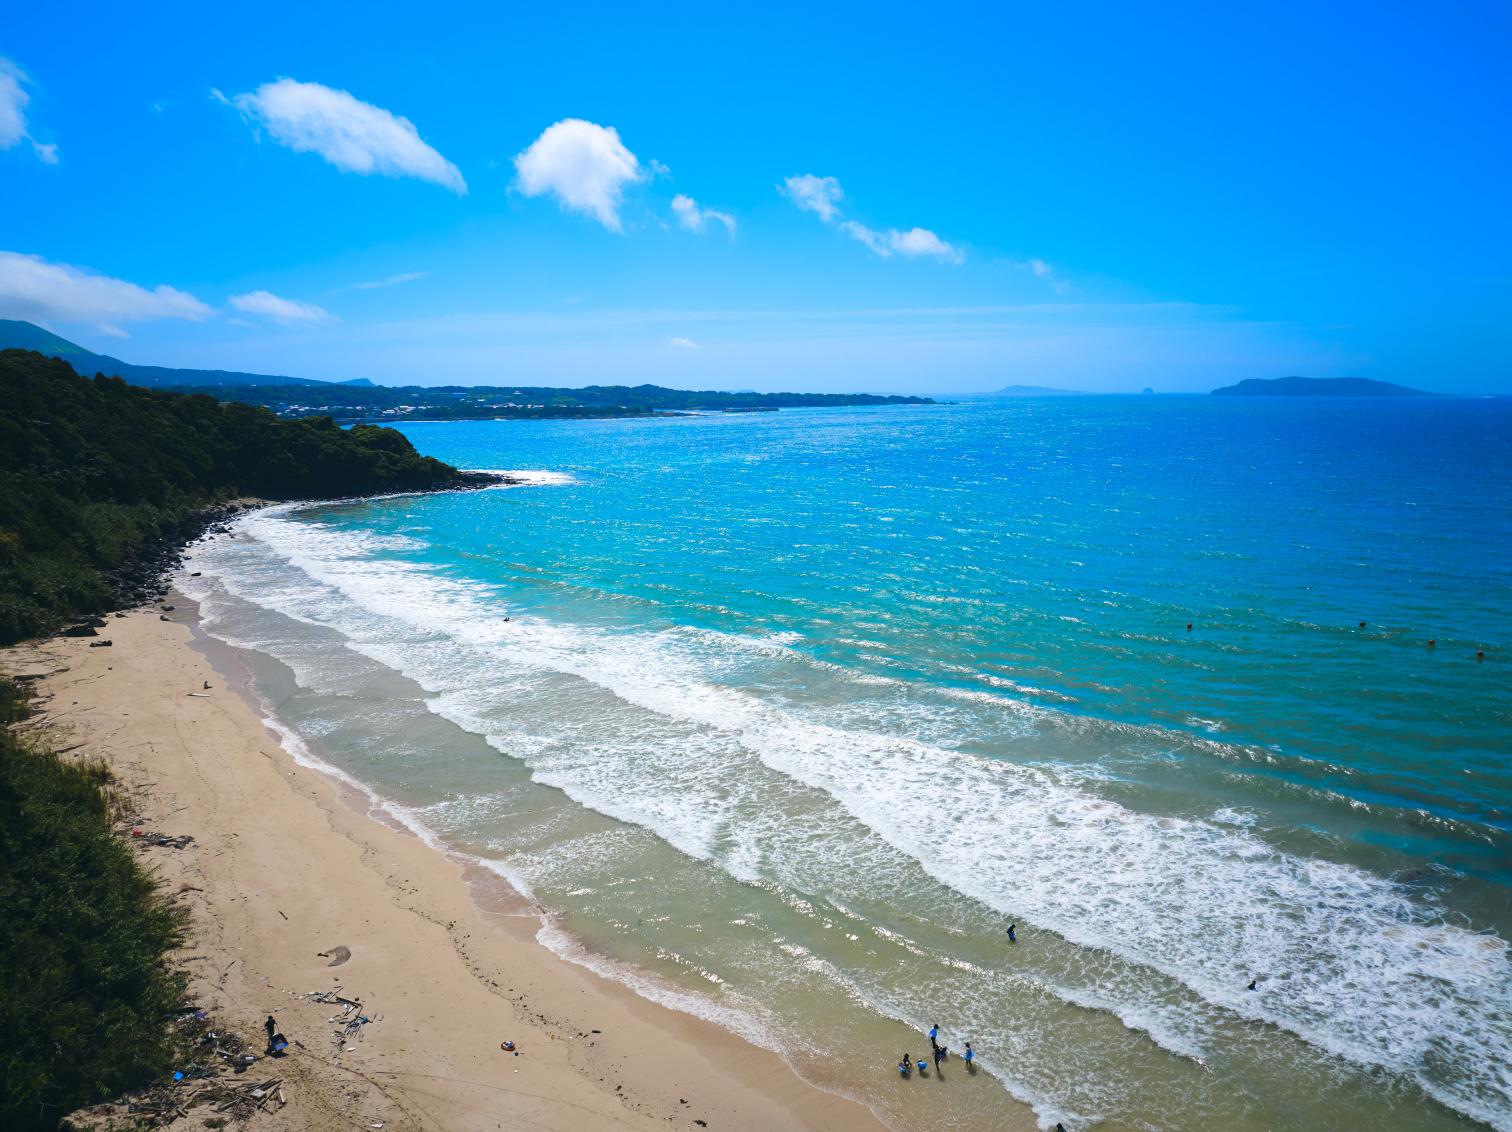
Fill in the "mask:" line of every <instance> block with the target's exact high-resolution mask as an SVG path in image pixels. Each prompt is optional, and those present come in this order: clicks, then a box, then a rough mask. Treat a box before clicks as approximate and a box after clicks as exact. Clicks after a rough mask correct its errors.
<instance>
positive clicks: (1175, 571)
mask: <svg viewBox="0 0 1512 1132" xmlns="http://www.w3.org/2000/svg"><path fill="white" fill-rule="evenodd" d="M404 431H405V432H406V433H407V434H408V435H409V436H410V437H411V439H412V440H413V441H414V442H415V444H416V445H417V447H419V448H420V449H421V450H422V451H424V452H427V453H430V454H433V455H436V456H438V457H440V458H442V459H445V460H447V461H449V462H452V463H455V464H458V465H459V466H463V467H481V468H498V469H530V470H537V471H547V472H550V473H553V474H552V475H551V476H549V477H540V479H541V480H542V481H543V482H540V483H538V485H536V486H527V487H519V488H512V489H507V490H495V491H485V492H480V493H469V494H455V495H442V496H430V497H404V498H395V499H389V500H380V501H369V502H363V503H357V504H346V505H328V506H322V507H318V508H310V509H304V510H295V509H283V510H275V511H272V512H264V513H261V514H259V515H257V516H255V517H253V518H251V519H249V520H246V521H244V522H243V523H242V524H241V525H240V526H239V527H238V532H237V537H236V538H234V539H220V540H212V541H211V542H209V543H206V544H203V545H202V546H201V547H200V548H198V549H197V550H196V551H195V554H194V557H193V565H192V566H191V567H189V569H192V570H202V571H203V576H202V577H201V578H187V577H186V578H185V579H184V580H183V583H184V585H185V586H186V588H189V589H190V591H191V592H192V593H193V594H194V595H195V596H197V597H198V598H199V599H200V600H201V602H202V604H203V606H204V609H205V612H206V615H207V618H208V621H207V625H208V627H209V629H210V631H211V632H212V633H215V634H216V635H218V636H221V637H223V638H224V639H226V640H228V641H231V642H232V643H233V644H236V645H238V646H239V647H241V648H243V649H244V650H246V654H247V655H248V657H249V658H250V659H249V663H251V664H252V666H253V670H254V672H255V673H256V674H257V683H258V686H259V689H260V691H261V692H262V694H263V695H264V697H265V699H266V700H267V702H268V703H269V704H270V705H271V710H272V711H273V713H274V715H275V716H276V718H277V721H278V722H279V725H280V726H281V727H283V728H285V729H287V734H288V735H289V739H290V743H291V745H294V746H295V747H296V749H297V750H299V751H300V752H302V753H303V755H305V756H308V757H310V758H313V759H317V760H320V761H322V762H324V763H327V764H329V765H332V766H334V767H336V768H338V769H340V770H341V771H343V772H345V773H347V774H349V775H351V776H352V777H354V778H355V779H357V780H359V781H361V782H363V783H365V784H367V785H368V786H369V787H370V788H371V789H372V790H373V791H375V793H376V794H377V795H379V796H381V797H383V798H385V799H388V800H390V801H391V802H392V803H393V805H394V806H395V807H396V808H397V811H398V812H402V814H403V815H404V817H405V820H408V821H410V822H411V823H412V824H413V825H414V826H415V827H416V828H417V829H420V830H422V831H423V832H425V834H426V835H427V836H433V837H435V838H437V839H438V840H439V841H440V842H443V843H445V844H446V845H448V846H450V847H452V848H455V849H457V850H460V851H464V852H467V853H469V854H472V855H476V856H478V857H479V858H481V859H483V860H485V861H487V862H489V863H490V864H491V865H493V866H494V867H495V868H497V869H498V870H499V871H501V872H503V873H505V875H508V876H509V877H510V878H511V879H513V880H514V881H515V882H516V883H517V884H519V885H520V886H521V887H523V888H526V889H528V890H529V891H531V892H532V893H533V894H534V895H535V897H536V898H537V900H538V901H539V902H540V903H541V904H542V906H543V908H544V909H545V910H546V911H547V912H548V913H549V921H548V926H547V928H546V930H545V933H546V937H547V942H549V943H551V944H552V945H553V946H556V947H558V948H559V949H560V950H563V951H564V953H570V954H571V955H572V956H574V957H575V958H577V959H578V960H579V961H582V962H587V963H590V964H593V965H596V966H598V967H599V968H600V969H602V970H604V971H606V973H609V974H611V975H612V976H613V977H618V978H622V979H624V980H625V981H628V982H631V983H632V984H634V985H636V986H637V987H638V988H639V989H641V990H642V991H643V992H644V993H646V994H648V995H651V996H653V997H658V998H661V999H662V1000H664V1001H670V1002H673V1003H674V1004H676V1005H679V1006H681V1007H683V1008H685V1009H691V1010H696V1011H698V1012H700V1013H703V1014H705V1015H707V1016H709V1017H714V1018H716V1019H718V1020H719V1021H721V1022H723V1023H725V1024H727V1025H729V1026H731V1027H732V1028H735V1029H738V1030H740V1031H741V1032H743V1033H745V1034H747V1035H748V1036H750V1037H752V1038H753V1039H754V1040H757V1041H761V1042H764V1043H765V1044H769V1045H772V1046H774V1047H775V1048H778V1049H780V1050H782V1051H783V1052H784V1053H786V1054H787V1055H788V1056H789V1058H790V1060H792V1061H793V1063H794V1064H795V1067H797V1068H798V1069H799V1070H800V1072H803V1073H804V1074H805V1075H806V1076H809V1077H811V1078H812V1079H814V1080H816V1081H817V1082H818V1083H821V1084H823V1085H825V1086H826V1087H831V1088H836V1089H839V1090H842V1091H845V1092H848V1093H851V1094H852V1095H856V1096H859V1097H861V1098H862V1099H864V1100H866V1101H867V1102H868V1103H870V1104H872V1105H873V1107H874V1108H876V1109H877V1110H878V1111H879V1112H880V1113H881V1114H882V1115H883V1116H884V1117H885V1118H886V1119H888V1120H889V1121H891V1122H892V1123H894V1124H895V1125H897V1126H899V1127H923V1126H928V1125H934V1126H939V1124H940V1122H941V1121H946V1122H950V1123H952V1124H953V1126H958V1127H983V1128H986V1127H994V1126H1003V1125H1004V1124H1006V1123H1009V1122H1012V1121H1014V1120H1015V1119H1017V1120H1019V1121H1022V1122H1026V1123H1034V1122H1038V1123H1039V1124H1041V1125H1042V1126H1047V1127H1048V1126H1051V1125H1053V1124H1054V1122H1055V1121H1056V1120H1063V1121H1065V1122H1066V1123H1067V1126H1068V1127H1072V1128H1074V1127H1090V1126H1093V1125H1097V1126H1099V1127H1118V1128H1123V1127H1131V1128H1135V1127H1145V1128H1149V1127H1161V1128H1164V1127H1194V1126H1197V1125H1205V1126H1210V1127H1217V1126H1223V1127H1253V1128H1283V1127H1318V1126H1324V1127H1327V1126H1341V1125H1342V1124H1350V1125H1359V1124H1363V1123H1365V1122H1367V1121H1376V1122H1378V1123H1381V1124H1382V1125H1383V1126H1386V1127H1393V1128H1423V1129H1430V1128H1440V1127H1443V1128H1449V1127H1455V1126H1463V1125H1469V1124H1471V1123H1472V1119H1471V1118H1474V1119H1477V1120H1480V1121H1482V1122H1485V1123H1489V1124H1491V1125H1493V1126H1495V1127H1498V1128H1504V1129H1505V1128H1512V1070H1509V1069H1508V1064H1509V1060H1512V966H1509V956H1508V951H1507V945H1506V943H1505V942H1504V941H1506V940H1509V939H1512V901H1509V899H1508V885H1509V883H1512V854H1509V847H1512V738H1509V736H1512V685H1509V681H1508V678H1507V667H1506V665H1507V655H1506V652H1505V646H1506V644H1507V640H1508V628H1509V625H1512V584H1509V583H1512V403H1509V402H1506V401H1442V402H1440V401H1433V402H1412V403H1399V402H1377V401H1326V402H1318V401H1291V400H1278V401H1264V402H1260V401H1254V402H1250V401H1229V400H1218V399H1208V398H1195V397H1193V398H1115V397H1108V398H1075V399H1061V400H1047V401H1016V402H1002V403H976V404H967V405H958V406H937V407H924V408H915V409H852V410H807V411H795V412H783V413H779V414H759V415H735V416H704V417H684V418H668V419H662V420H655V421H616V422H481V423H451V424H436V425H410V426H407V427H406V428H405V429H404ZM1361 622H1364V625H1363V626H1362V625H1361V624H1360V623H1361ZM1188 624H1190V626H1191V628H1190V630H1188V628H1187V626H1188ZM1430 640H1432V641H1434V642H1435V643H1434V644H1433V645H1432V646H1431V647H1430V646H1429V643H1428V642H1429V641H1430ZM1480 650H1484V659H1483V660H1482V659H1477V652H1478V651H1480ZM1009 923H1016V924H1017V930H1018V936H1019V943H1018V944H1016V945H1011V944H1009V943H1008V942H1007V940H1006V937H1005V936H1004V934H1003V933H1004V929H1005V928H1006V926H1007V925H1008V924H1009ZM1252 978H1257V979H1258V983H1257V990H1256V991H1253V992H1251V991H1248V990H1247V989H1246V987H1247V984H1248V983H1249V981H1250V979H1252ZM933 1021H938V1022H939V1023H940V1025H941V1027H942V1029H943V1030H945V1032H946V1033H947V1034H948V1035H950V1044H952V1045H954V1046H956V1047H959V1045H960V1043H961V1042H962V1041H964V1040H971V1041H972V1042H973V1045H974V1047H975V1048H976V1049H977V1050H978V1053H979V1058H980V1060H981V1063H982V1065H983V1066H984V1067H985V1068H986V1070H988V1072H986V1073H982V1074H978V1075H977V1076H975V1077H971V1078H968V1077H967V1076H966V1075H965V1074H963V1073H958V1072H955V1073H952V1072H950V1071H949V1070H947V1079H946V1080H945V1081H943V1082H932V1083H931V1089H932V1091H929V1092H925V1091H923V1085H924V1083H923V1082H919V1081H914V1082H911V1083H905V1082H900V1081H898V1080H897V1078H896V1074H895V1073H893V1072H891V1071H890V1068H889V1067H890V1066H891V1064H892V1063H893V1062H895V1061H896V1060H897V1056H898V1054H899V1053H900V1052H902V1051H903V1050H905V1049H907V1048H909V1047H910V1046H911V1047H912V1051H913V1053H914V1056H915V1057H917V1056H919V1055H920V1054H921V1053H922V1052H924V1050H925V1049H926V1048H927V1043H923V1042H922V1039H920V1038H919V1037H918V1036H917V1033H918V1030H919V1029H921V1028H924V1027H927V1026H928V1024H929V1023H930V1022H933Z"/></svg>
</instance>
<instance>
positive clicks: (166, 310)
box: [0, 252, 214, 336]
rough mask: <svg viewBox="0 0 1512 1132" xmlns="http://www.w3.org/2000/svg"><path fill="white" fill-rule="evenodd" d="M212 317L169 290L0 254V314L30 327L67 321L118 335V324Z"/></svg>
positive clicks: (191, 300) (197, 303) (35, 258)
mask: <svg viewBox="0 0 1512 1132" xmlns="http://www.w3.org/2000/svg"><path fill="white" fill-rule="evenodd" d="M212 313H214V312H213V311H212V310H211V309H210V308H209V307H208V306H206V305H205V304H204V303H202V302H200V301H199V300H198V299H196V298H195V297H194V296H193V295H190V294H186V293H185V292H183V291H179V290H176V289H175V288H173V287H166V286H163V287H154V288H153V289H152V290H150V291H149V290H147V289H146V288H145V287H139V286H137V285H136V284H135V283H128V282H126V280H124V279H113V278H111V277H110V276H108V275H95V274H93V273H91V272H88V271H84V270H83V269H81V268H77V267H74V266H72V265H70V264H66V263H49V262H47V260H45V259H43V258H42V257H41V256H35V255H24V254H22V253H20V252H0V315H3V316H4V317H7V318H24V319H28V320H30V321H33V322H73V323H82V324H85V325H89V326H93V327H95V328H96V329H97V330H100V331H103V332H105V333H108V334H115V335H118V336H124V334H125V331H123V330H122V329H121V324H122V323H127V322H145V321H147V320H149V319H158V318H181V319H188V320H189V321H191V322H200V321H202V320H203V319H206V318H209V317H210V315H211V314H212Z"/></svg>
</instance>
